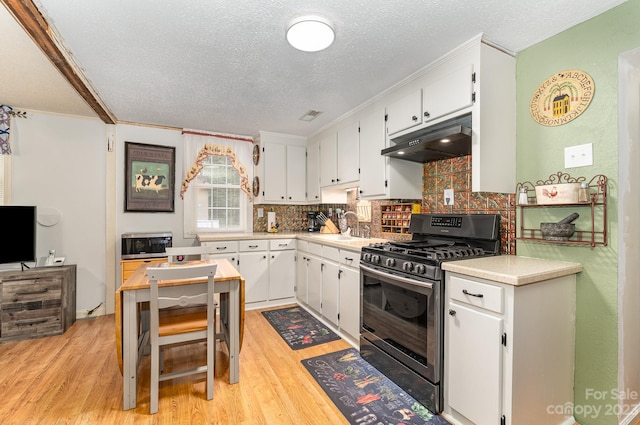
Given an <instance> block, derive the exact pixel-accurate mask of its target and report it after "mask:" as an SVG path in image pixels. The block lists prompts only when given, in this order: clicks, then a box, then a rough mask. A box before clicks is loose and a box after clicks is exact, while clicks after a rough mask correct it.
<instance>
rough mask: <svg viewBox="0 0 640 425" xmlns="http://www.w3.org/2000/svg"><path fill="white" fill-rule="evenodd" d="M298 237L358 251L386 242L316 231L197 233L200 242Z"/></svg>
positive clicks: (385, 240) (384, 240)
mask: <svg viewBox="0 0 640 425" xmlns="http://www.w3.org/2000/svg"><path fill="white" fill-rule="evenodd" d="M291 238H295V239H300V240H304V241H309V242H315V243H321V244H323V245H330V246H334V247H336V248H343V249H350V250H355V251H360V249H361V248H362V247H363V246H367V245H369V244H371V243H376V242H388V240H387V239H379V238H355V237H351V238H349V239H345V238H343V237H341V235H339V234H328V233H318V232H312V233H310V232H252V233H204V234H199V235H198V240H199V241H200V242H212V241H240V240H254V239H291Z"/></svg>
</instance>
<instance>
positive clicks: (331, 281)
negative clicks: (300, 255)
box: [321, 247, 340, 327]
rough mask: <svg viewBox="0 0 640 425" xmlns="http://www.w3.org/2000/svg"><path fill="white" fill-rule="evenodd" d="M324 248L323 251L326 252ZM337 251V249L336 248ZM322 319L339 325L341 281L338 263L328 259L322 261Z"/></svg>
mask: <svg viewBox="0 0 640 425" xmlns="http://www.w3.org/2000/svg"><path fill="white" fill-rule="evenodd" d="M324 248H326V247H323V251H324ZM336 250H337V248H336ZM321 271H322V317H324V318H325V319H327V320H328V321H329V322H331V323H332V324H334V325H335V326H336V327H338V325H339V320H338V315H339V304H338V291H339V287H340V280H339V278H338V274H339V266H338V263H336V262H333V261H330V260H328V259H326V258H323V259H322V269H321Z"/></svg>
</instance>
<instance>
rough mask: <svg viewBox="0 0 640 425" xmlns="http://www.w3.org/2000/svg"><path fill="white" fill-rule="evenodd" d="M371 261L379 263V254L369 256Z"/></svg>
mask: <svg viewBox="0 0 640 425" xmlns="http://www.w3.org/2000/svg"><path fill="white" fill-rule="evenodd" d="M371 262H372V263H374V264H380V256H379V255H375V254H374V255H372V256H371Z"/></svg>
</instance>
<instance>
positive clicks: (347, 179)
mask: <svg viewBox="0 0 640 425" xmlns="http://www.w3.org/2000/svg"><path fill="white" fill-rule="evenodd" d="M359 146H360V126H359V123H357V122H356V123H352V124H349V125H347V126H345V127H342V128H340V129H339V130H337V131H336V132H329V133H327V134H326V135H325V136H323V137H322V138H321V139H320V187H329V186H338V185H344V184H350V183H356V182H357V181H358V179H359V178H360V174H359V170H360V164H359V156H358V155H359V153H358V152H359V149H360V147H359Z"/></svg>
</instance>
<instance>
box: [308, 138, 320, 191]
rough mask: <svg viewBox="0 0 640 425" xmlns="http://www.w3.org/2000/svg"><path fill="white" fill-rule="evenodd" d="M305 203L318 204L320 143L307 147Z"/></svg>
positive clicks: (312, 143)
mask: <svg viewBox="0 0 640 425" xmlns="http://www.w3.org/2000/svg"><path fill="white" fill-rule="evenodd" d="M307 201H316V202H320V142H319V141H318V140H313V141H311V142H310V143H309V146H307Z"/></svg>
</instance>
